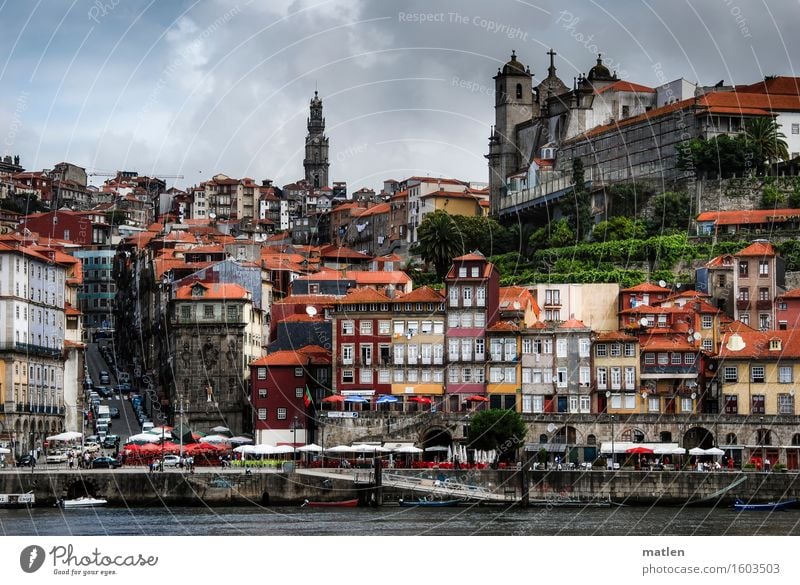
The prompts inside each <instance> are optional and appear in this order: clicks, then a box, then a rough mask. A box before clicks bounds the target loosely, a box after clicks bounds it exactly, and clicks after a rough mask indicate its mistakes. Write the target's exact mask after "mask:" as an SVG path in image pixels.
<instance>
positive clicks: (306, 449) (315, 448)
mask: <svg viewBox="0 0 800 585" xmlns="http://www.w3.org/2000/svg"><path fill="white" fill-rule="evenodd" d="M297 450H298V451H300V452H301V453H321V452H322V447H320V446H319V445H317V444H316V443H311V444H309V445H303V446H302V447H298V448H297Z"/></svg>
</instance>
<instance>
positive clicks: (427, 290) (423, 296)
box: [395, 286, 444, 303]
mask: <svg viewBox="0 0 800 585" xmlns="http://www.w3.org/2000/svg"><path fill="white" fill-rule="evenodd" d="M443 300H444V295H443V294H442V293H441V292H439V291H437V290H434V289H432V288H431V287H429V286H421V287H419V288H415V289H414V290H412V291H411V292H410V293H407V294H404V295H401V296H398V297H397V298H396V299H395V301H396V302H398V303H441V302H442V301H443Z"/></svg>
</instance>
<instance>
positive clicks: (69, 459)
mask: <svg viewBox="0 0 800 585" xmlns="http://www.w3.org/2000/svg"><path fill="white" fill-rule="evenodd" d="M67 460H68V461H69V468H70V470H72V468H73V467H74V466H75V459H74V458H73V457H72V453H70V454H69V457H68V458H67Z"/></svg>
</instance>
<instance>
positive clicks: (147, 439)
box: [128, 433, 161, 443]
mask: <svg viewBox="0 0 800 585" xmlns="http://www.w3.org/2000/svg"><path fill="white" fill-rule="evenodd" d="M160 440H161V435H151V434H150V433H139V434H138V435H131V436H130V437H128V443H141V442H144V443H157V442H158V441H160Z"/></svg>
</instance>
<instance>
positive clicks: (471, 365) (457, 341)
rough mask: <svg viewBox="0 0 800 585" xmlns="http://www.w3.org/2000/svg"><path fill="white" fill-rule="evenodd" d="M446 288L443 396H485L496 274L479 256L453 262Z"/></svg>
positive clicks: (497, 293) (497, 291)
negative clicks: (445, 381)
mask: <svg viewBox="0 0 800 585" xmlns="http://www.w3.org/2000/svg"><path fill="white" fill-rule="evenodd" d="M444 282H445V286H446V288H447V327H446V329H445V331H446V340H447V360H448V364H449V366H448V368H447V394H449V395H450V396H451V398H450V399H449V406H450V409H451V410H457V403H458V399H457V398H454V396H455V395H464V394H486V360H487V354H488V351H487V348H486V331H487V329H488V328H490V327H491V326H492V325H494V323H495V322H496V321H497V319H498V310H499V309H498V305H499V300H500V273H499V272H498V271H497V268H495V266H494V264H492V263H491V262H488V261H487V260H486V258H485V257H484V256H483V254H481V253H480V252H472V253H471V254H466V255H465V256H459V257H458V258H454V259H453V265H452V266H451V267H450V271H449V272H448V273H447V276H445V279H444Z"/></svg>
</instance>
